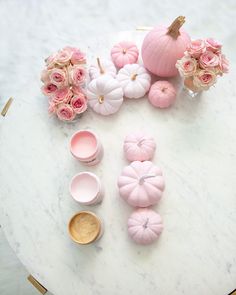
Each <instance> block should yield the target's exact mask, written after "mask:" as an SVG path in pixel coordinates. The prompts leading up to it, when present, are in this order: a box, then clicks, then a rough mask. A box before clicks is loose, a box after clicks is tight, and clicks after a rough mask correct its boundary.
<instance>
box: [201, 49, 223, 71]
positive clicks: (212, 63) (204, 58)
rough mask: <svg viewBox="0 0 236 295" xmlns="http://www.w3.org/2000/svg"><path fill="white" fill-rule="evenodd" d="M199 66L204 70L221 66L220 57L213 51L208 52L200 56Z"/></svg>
mask: <svg viewBox="0 0 236 295" xmlns="http://www.w3.org/2000/svg"><path fill="white" fill-rule="evenodd" d="M199 64H200V66H201V67H202V68H203V69H208V68H214V67H216V66H218V65H219V57H218V55H216V54H215V53H213V52H212V51H206V52H204V53H203V54H202V55H201V56H200V58H199Z"/></svg>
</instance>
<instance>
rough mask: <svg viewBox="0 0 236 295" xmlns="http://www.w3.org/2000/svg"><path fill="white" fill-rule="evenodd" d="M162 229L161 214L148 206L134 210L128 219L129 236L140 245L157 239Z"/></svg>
mask: <svg viewBox="0 0 236 295" xmlns="http://www.w3.org/2000/svg"><path fill="white" fill-rule="evenodd" d="M162 230H163V223H162V219H161V216H160V215H159V214H158V213H156V212H155V211H153V210H151V209H148V208H139V209H137V210H135V211H134V212H133V213H132V214H131V215H130V217H129V219H128V233H129V236H130V237H131V238H132V239H133V240H134V241H135V242H136V243H137V244H141V245H148V244H151V243H153V242H154V241H155V240H157V239H158V237H159V236H160V234H161V233H162Z"/></svg>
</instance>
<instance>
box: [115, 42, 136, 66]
mask: <svg viewBox="0 0 236 295" xmlns="http://www.w3.org/2000/svg"><path fill="white" fill-rule="evenodd" d="M138 55H139V51H138V47H137V46H136V45H135V43H133V42H131V41H122V42H120V43H118V44H116V45H114V47H113V48H112V49H111V59H112V61H113V63H114V64H115V65H116V66H117V67H118V68H122V67H123V66H124V65H127V64H133V63H136V61H137V60H138Z"/></svg>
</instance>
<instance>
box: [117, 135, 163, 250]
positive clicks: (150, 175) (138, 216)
mask: <svg viewBox="0 0 236 295" xmlns="http://www.w3.org/2000/svg"><path fill="white" fill-rule="evenodd" d="M123 149H124V155H125V157H126V159H127V160H128V161H130V162H131V164H130V165H128V166H126V167H125V168H124V169H123V171H122V173H121V175H120V176H119V178H118V182H117V185H118V188H119V193H120V196H121V197H122V198H123V199H124V200H125V201H126V202H127V203H128V204H129V205H131V206H133V207H135V208H136V210H135V211H134V212H133V213H132V214H131V216H130V218H129V219H128V233H129V235H130V237H131V238H132V239H133V240H134V241H135V242H136V243H138V244H143V245H146V244H151V243H152V242H154V241H155V240H156V239H157V238H158V237H159V235H160V234H161V232H162V229H163V224H162V219H161V217H160V215H159V214H158V213H156V212H155V211H154V210H152V209H150V208H149V207H150V206H152V205H155V204H157V203H158V202H159V200H160V199H161V197H162V194H163V191H164V188H165V182H164V177H163V175H162V171H161V169H160V168H159V167H158V166H156V165H154V164H153V163H152V162H151V161H150V160H151V159H152V157H153V155H154V152H155V149H156V144H155V141H154V139H153V138H152V137H151V136H149V135H147V134H145V133H143V132H137V133H132V134H129V135H127V136H126V138H125V141H124V147H123Z"/></svg>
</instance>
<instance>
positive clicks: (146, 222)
mask: <svg viewBox="0 0 236 295" xmlns="http://www.w3.org/2000/svg"><path fill="white" fill-rule="evenodd" d="M148 222H149V218H147V220H146V221H145V223H144V225H143V227H144V228H147V225H148Z"/></svg>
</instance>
